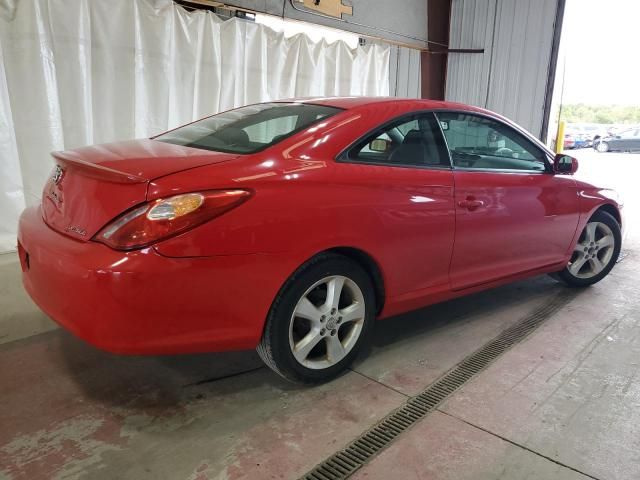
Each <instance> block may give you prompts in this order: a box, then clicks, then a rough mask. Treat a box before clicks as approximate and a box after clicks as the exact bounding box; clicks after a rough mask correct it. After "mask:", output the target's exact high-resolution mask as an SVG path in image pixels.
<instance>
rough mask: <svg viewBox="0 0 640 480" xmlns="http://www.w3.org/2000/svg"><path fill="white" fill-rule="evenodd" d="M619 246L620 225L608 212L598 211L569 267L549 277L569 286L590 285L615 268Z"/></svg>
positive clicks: (590, 221) (587, 227) (576, 248)
mask: <svg viewBox="0 0 640 480" xmlns="http://www.w3.org/2000/svg"><path fill="white" fill-rule="evenodd" d="M621 246H622V234H621V232H620V225H619V224H618V222H617V221H616V219H615V218H613V217H612V216H611V215H609V214H608V213H607V212H603V211H598V212H596V213H594V214H593V216H592V217H591V218H590V219H589V222H588V223H587V225H586V226H585V228H584V230H583V231H582V233H581V234H580V238H579V239H578V242H577V244H576V246H575V248H574V251H573V254H572V256H571V260H570V261H569V264H568V265H567V266H566V267H565V268H564V270H562V271H560V272H557V273H555V274H552V275H551V276H552V277H553V278H555V279H557V280H560V281H562V282H564V283H566V284H567V285H569V286H570V287H588V286H589V285H593V284H594V283H597V282H599V281H600V280H602V279H603V278H604V277H606V276H607V275H608V274H609V272H610V271H611V269H612V268H613V267H614V266H615V264H616V261H617V260H618V256H619V255H620V248H621Z"/></svg>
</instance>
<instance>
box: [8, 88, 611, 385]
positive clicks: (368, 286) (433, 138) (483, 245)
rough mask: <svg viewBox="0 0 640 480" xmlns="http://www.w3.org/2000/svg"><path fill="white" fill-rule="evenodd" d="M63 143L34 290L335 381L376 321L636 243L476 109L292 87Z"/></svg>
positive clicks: (128, 337)
mask: <svg viewBox="0 0 640 480" xmlns="http://www.w3.org/2000/svg"><path fill="white" fill-rule="evenodd" d="M53 157H54V159H55V167H54V170H53V173H52V175H51V178H50V180H49V181H48V183H47V184H46V186H45V188H44V192H43V197H42V203H41V205H39V206H36V207H32V208H28V209H27V210H25V212H24V213H23V214H22V217H21V220H20V227H19V235H18V248H19V253H20V259H21V264H22V269H23V271H24V273H23V281H24V285H25V287H26V289H27V291H28V292H29V294H30V295H31V297H32V298H33V299H34V300H35V302H36V303H37V304H38V305H39V306H40V307H41V308H42V309H43V310H44V311H45V312H46V313H47V314H49V315H50V316H51V317H52V318H53V319H55V320H56V321H57V322H59V323H60V324H61V325H62V326H64V327H66V328H67V329H69V330H71V331H72V332H74V333H75V334H77V335H78V336H79V337H81V338H83V339H85V340H86V341H88V342H90V343H92V344H94V345H96V346H98V347H100V348H103V349H105V350H108V351H111V352H119V353H132V354H134V353H135V354H167V353H185V352H203V351H221V350H237V349H249V348H256V347H257V349H258V352H259V353H260V355H261V357H262V358H263V359H264V361H265V362H266V363H267V364H268V365H269V366H270V367H271V368H273V369H274V370H275V371H276V372H278V373H279V374H281V375H283V376H284V377H286V378H288V379H291V380H294V381H299V382H318V381H323V380H327V379H329V378H331V377H334V376H335V375H337V374H338V373H339V372H341V371H342V370H344V369H345V368H346V366H347V365H348V364H349V363H350V362H351V361H352V360H353V358H354V357H355V355H356V354H357V352H358V350H359V349H360V347H361V346H362V344H363V343H364V342H366V340H367V336H368V334H369V333H370V332H371V328H372V326H373V323H374V320H375V319H376V318H385V317H392V316H394V315H397V314H399V313H401V312H406V311H408V310H412V309H416V308H419V307H423V306H425V305H429V304H432V303H435V302H440V301H443V300H446V299H450V298H453V297H457V296H461V295H465V294H468V293H470V292H476V291H479V290H483V289H486V288H490V287H494V286H497V285H500V284H503V283H506V282H510V281H513V280H516V279H520V278H524V277H529V276H532V275H538V274H543V273H553V274H554V275H555V276H556V277H557V278H559V279H561V280H563V281H564V282H566V283H568V284H569V285H573V286H586V285H591V284H593V283H595V282H597V281H599V280H601V279H602V278H603V277H605V276H606V275H607V274H608V273H609V271H610V270H611V269H612V268H613V266H614V264H615V262H616V259H617V257H618V255H619V252H620V245H621V226H622V219H621V205H620V204H619V202H618V201H617V196H616V194H615V192H613V191H611V190H607V189H602V188H599V187H596V186H593V185H590V184H587V183H583V182H580V181H578V180H576V179H575V178H574V177H573V176H572V175H571V174H572V173H574V172H575V171H576V169H577V161H576V160H575V159H573V158H571V157H568V156H564V155H557V156H554V154H553V153H552V152H551V151H549V150H547V149H546V148H545V146H544V145H543V144H542V143H540V142H539V141H538V140H536V139H535V138H534V137H532V136H531V135H529V134H527V133H526V132H525V131H523V130H522V129H521V128H519V127H518V126H516V125H514V124H513V123H511V122H509V121H508V120H506V119H504V118H502V117H500V116H498V115H496V114H494V113H491V112H488V111H486V110H482V109H479V108H475V107H471V106H467V105H461V104H454V103H447V102H439V101H429V100H399V99H392V98H313V99H305V100H290V101H279V102H272V103H264V104H258V105H251V106H247V107H242V108H238V109H236V110H231V111H228V112H225V113H221V114H219V115H214V116H212V117H208V118H205V119H203V120H199V121H197V122H194V123H191V124H189V125H186V126H183V127H180V128H177V129H175V130H172V131H169V132H167V133H164V134H162V135H159V136H157V137H155V138H152V139H145V140H136V141H129V142H123V143H114V144H107V145H98V146H91V147H85V148H78V149H75V150H70V151H65V152H56V153H54V154H53Z"/></svg>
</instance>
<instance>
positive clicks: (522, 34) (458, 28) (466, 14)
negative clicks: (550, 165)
mask: <svg viewBox="0 0 640 480" xmlns="http://www.w3.org/2000/svg"><path fill="white" fill-rule="evenodd" d="M557 8H558V0H537V1H535V2H531V1H529V0H453V1H452V10H451V31H450V48H484V49H485V52H484V53H483V54H471V53H452V54H450V55H449V61H448V70H447V85H446V99H447V100H451V101H457V102H463V103H469V104H472V105H476V106H479V107H484V108H488V109H489V110H493V111H495V112H497V113H500V114H502V115H504V116H506V117H508V118H510V119H511V120H513V121H515V122H516V123H518V124H519V125H521V126H522V127H524V128H525V129H527V130H529V131H530V132H531V133H533V134H534V135H536V136H538V137H540V135H541V130H542V124H543V118H544V106H545V97H546V91H547V82H548V78H549V68H550V63H551V58H552V44H553V38H554V31H555V20H556V10H557Z"/></svg>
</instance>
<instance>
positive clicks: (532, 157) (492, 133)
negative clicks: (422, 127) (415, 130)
mask: <svg viewBox="0 0 640 480" xmlns="http://www.w3.org/2000/svg"><path fill="white" fill-rule="evenodd" d="M437 117H438V121H439V122H440V126H441V128H442V131H443V133H444V136H445V138H446V139H447V146H448V147H449V151H450V153H451V159H452V161H453V165H454V167H458V168H472V169H473V168H477V169H482V170H486V169H496V170H536V171H544V170H545V169H546V165H545V161H544V158H545V154H544V152H543V151H542V150H541V149H540V148H538V147H537V146H536V145H535V144H533V143H532V142H531V141H529V140H528V139H527V138H526V137H525V136H523V135H521V134H520V133H519V132H517V131H516V130H514V129H513V128H511V127H509V126H508V125H505V124H503V123H501V122H498V121H495V120H491V119H489V118H485V117H480V116H476V115H470V114H467V113H454V112H442V113H438V114H437Z"/></svg>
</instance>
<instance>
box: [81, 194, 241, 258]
mask: <svg viewBox="0 0 640 480" xmlns="http://www.w3.org/2000/svg"><path fill="white" fill-rule="evenodd" d="M250 196H251V192H249V191H247V190H212V191H208V192H198V193H186V194H184V195H176V196H173V197H168V198H161V199H158V200H155V201H153V202H149V203H147V204H145V205H142V206H140V207H136V208H134V209H133V210H129V211H128V212H126V213H124V214H123V215H121V216H120V217H118V218H116V219H115V220H114V221H112V222H111V223H109V224H108V225H107V226H106V227H104V228H103V229H102V230H100V232H98V234H97V235H96V236H95V237H94V238H93V240H95V241H97V242H102V243H104V244H106V245H108V246H110V247H111V248H114V249H116V250H132V249H135V248H142V247H146V246H148V245H151V244H153V243H156V242H158V241H160V240H164V239H166V238H169V237H173V236H175V235H178V234H180V233H183V232H186V231H187V230H190V229H192V228H194V227H197V226H198V225H202V224H203V223H205V222H208V221H209V220H211V219H213V218H215V217H218V216H220V215H222V214H223V213H225V212H228V211H229V210H231V209H232V208H235V207H237V206H238V205H240V204H241V203H243V202H245V201H246V200H248V199H249V197H250Z"/></svg>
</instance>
